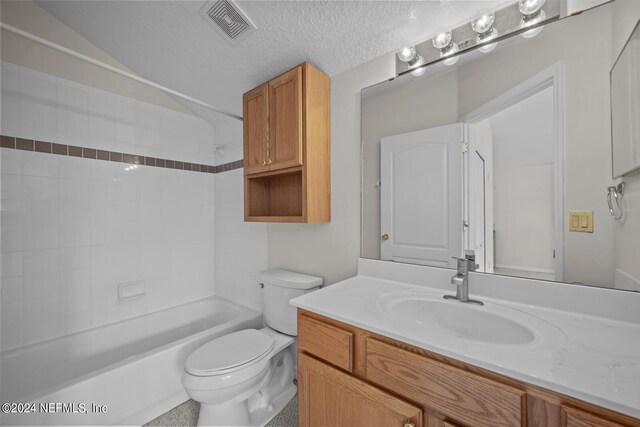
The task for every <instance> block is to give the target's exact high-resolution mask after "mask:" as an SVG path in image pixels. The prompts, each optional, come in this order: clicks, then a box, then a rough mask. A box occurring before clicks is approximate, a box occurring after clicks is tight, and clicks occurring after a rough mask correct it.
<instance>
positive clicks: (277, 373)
mask: <svg viewBox="0 0 640 427" xmlns="http://www.w3.org/2000/svg"><path fill="white" fill-rule="evenodd" d="M260 279H261V281H262V285H263V290H262V291H263V292H262V308H263V319H264V323H265V324H266V327H265V328H262V329H260V330H257V329H245V330H241V331H238V332H233V333H230V334H227V335H223V336H221V337H218V338H216V339H214V340H212V341H209V342H208V343H206V344H204V345H202V346H201V347H199V348H198V349H196V350H195V351H194V352H193V353H191V355H189V357H188V358H187V361H186V363H185V367H184V373H183V375H182V384H183V385H184V388H185V390H186V392H187V394H188V395H189V396H190V397H191V398H192V399H193V400H195V401H197V402H200V417H199V419H198V425H199V426H209V425H238V426H262V425H264V424H266V423H267V422H269V421H270V420H271V418H273V417H274V416H275V415H276V414H277V413H278V412H280V410H282V408H284V406H285V405H286V404H287V403H288V402H289V401H290V400H291V399H292V398H293V396H295V394H296V385H295V384H294V380H295V378H296V362H297V357H296V356H297V355H296V339H295V337H296V335H297V333H298V328H297V317H296V310H295V308H294V307H292V306H291V305H289V301H290V300H291V299H292V298H295V297H298V296H300V295H303V294H305V293H307V292H311V291H314V290H316V289H318V288H319V287H320V285H322V279H321V278H319V277H313V276H308V275H305V274H300V273H295V272H292V271H287V270H280V269H276V270H267V271H263V272H262V273H260Z"/></svg>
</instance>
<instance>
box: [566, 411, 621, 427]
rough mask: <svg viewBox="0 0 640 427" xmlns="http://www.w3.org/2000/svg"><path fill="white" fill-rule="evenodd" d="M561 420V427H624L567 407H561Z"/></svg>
mask: <svg viewBox="0 0 640 427" xmlns="http://www.w3.org/2000/svg"><path fill="white" fill-rule="evenodd" d="M561 419H562V421H561V426H562V427H625V426H624V425H623V424H618V423H616V422H613V421H609V420H606V419H604V418H600V417H598V416H596V415H593V414H590V413H588V412H584V411H581V410H579V409H575V408H571V407H568V406H562V408H561Z"/></svg>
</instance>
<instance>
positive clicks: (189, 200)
mask: <svg viewBox="0 0 640 427" xmlns="http://www.w3.org/2000/svg"><path fill="white" fill-rule="evenodd" d="M0 17H1V20H2V33H1V43H2V45H1V49H0V67H1V69H0V74H1V82H0V89H1V109H0V116H1V126H0V134H1V147H2V148H1V149H0V173H1V184H2V185H1V192H0V198H1V214H2V217H1V223H0V226H1V227H0V228H1V230H0V236H1V252H2V260H1V272H2V282H1V298H0V303H1V310H0V311H1V321H0V327H1V332H2V333H1V342H0V350H1V366H0V380H1V383H0V389H1V391H2V399H1V400H2V403H6V402H16V403H17V402H22V403H24V402H36V403H37V402H50V401H55V402H69V403H71V402H75V403H79V402H83V403H85V409H86V410H87V414H84V415H85V416H78V413H82V412H78V410H79V408H78V407H69V408H66V409H64V410H56V414H54V416H44V415H43V414H42V411H40V410H38V411H37V412H40V413H39V414H38V413H36V414H19V413H17V412H24V411H18V409H17V408H16V411H14V413H8V414H3V415H2V418H0V423H1V424H7V423H9V424H31V425H33V424H45V423H50V422H54V423H58V424H60V423H62V424H85V425H87V424H105V423H127V424H130V423H144V422H145V421H148V420H150V419H152V418H154V417H155V416H157V415H159V414H161V413H162V412H164V411H166V410H168V409H170V408H171V407H173V406H175V405H176V404H178V403H181V402H182V401H184V400H186V395H185V394H184V391H183V390H182V386H181V384H180V381H179V379H180V374H181V371H182V366H183V362H184V357H186V355H187V354H189V352H190V351H192V350H193V349H194V348H196V347H197V346H198V345H199V343H201V342H204V341H206V340H209V339H211V337H214V336H217V335H218V334H224V333H226V332H228V331H231V330H238V329H242V328H246V327H256V326H261V316H260V313H258V312H257V311H254V310H251V309H248V308H245V307H242V306H239V305H237V304H234V303H232V302H231V301H227V300H224V299H222V298H220V297H217V296H215V295H216V294H217V293H216V289H215V279H216V268H215V265H216V262H215V256H216V254H215V252H216V248H215V242H214V233H215V228H216V227H215V221H214V217H215V212H214V205H215V204H214V193H215V185H216V184H215V181H214V177H215V175H216V174H218V173H221V172H226V171H230V170H235V169H237V168H239V167H241V164H242V161H241V159H242V155H241V151H240V150H239V149H238V148H237V147H241V146H242V121H241V118H239V117H237V116H234V115H233V114H229V113H226V112H224V111H219V110H217V109H215V108H214V107H212V106H210V105H208V104H206V103H204V102H202V101H199V100H198V99H195V98H192V97H190V96H187V95H184V94H182V93H179V92H177V91H174V90H172V89H170V88H167V87H165V86H163V85H161V84H159V83H156V82H152V81H148V80H146V79H144V78H142V77H140V76H139V75H137V74H135V73H134V72H133V71H131V70H128V69H126V68H125V67H124V66H123V65H122V64H120V63H119V62H118V61H116V60H115V59H114V58H113V57H111V56H110V55H108V54H107V53H105V52H104V51H101V50H100V49H99V48H97V47H96V46H94V45H92V44H91V43H89V42H88V41H87V40H85V39H83V38H82V37H81V36H80V35H79V34H78V33H75V32H74V31H72V30H71V29H70V28H68V27H66V26H65V25H64V24H63V23H62V22H60V21H58V20H57V19H56V18H54V17H53V16H52V15H50V14H48V13H47V12H46V11H45V10H44V9H42V8H41V7H39V6H38V5H37V4H36V3H32V2H30V1H24V2H2V9H1V14H0ZM234 150H235V151H234ZM130 362H131V363H133V362H135V363H138V364H137V365H135V367H132V366H130V365H129V363H130ZM142 362H144V363H147V364H146V365H145V364H144V363H143V364H141V363H142ZM163 373H166V375H162V374H163ZM154 375H157V376H158V377H160V376H162V377H163V378H158V379H156V380H154V379H153V378H151V379H150V377H153V376H154ZM141 376H144V378H142V377H141ZM98 390H100V391H98ZM157 390H161V391H159V392H156V391H157ZM140 403H141V406H139V407H133V406H132V405H138V404H140ZM91 404H96V405H98V406H100V405H102V406H106V407H108V410H107V411H104V412H103V413H100V411H98V412H97V413H92V412H91V406H90V405H91ZM23 409H24V408H23Z"/></svg>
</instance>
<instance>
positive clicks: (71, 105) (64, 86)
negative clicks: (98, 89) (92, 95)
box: [57, 78, 89, 115]
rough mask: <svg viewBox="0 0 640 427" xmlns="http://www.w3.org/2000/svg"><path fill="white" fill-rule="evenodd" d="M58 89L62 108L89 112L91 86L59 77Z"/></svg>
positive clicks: (59, 103) (83, 112)
mask: <svg viewBox="0 0 640 427" xmlns="http://www.w3.org/2000/svg"><path fill="white" fill-rule="evenodd" d="M57 90H58V105H59V108H60V109H66V110H68V111H76V112H78V113H82V114H85V115H86V114H87V110H88V108H89V88H88V87H87V86H85V85H82V84H80V83H76V82H73V81H70V80H66V79H61V78H59V79H58V86H57Z"/></svg>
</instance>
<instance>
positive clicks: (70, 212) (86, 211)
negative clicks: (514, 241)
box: [58, 201, 91, 225]
mask: <svg viewBox="0 0 640 427" xmlns="http://www.w3.org/2000/svg"><path fill="white" fill-rule="evenodd" d="M58 208H59V211H58V212H59V221H60V222H59V223H60V224H61V225H69V224H83V225H84V224H89V223H90V221H91V204H90V203H89V202H88V201H80V202H66V201H65V202H60V203H59V204H58Z"/></svg>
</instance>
